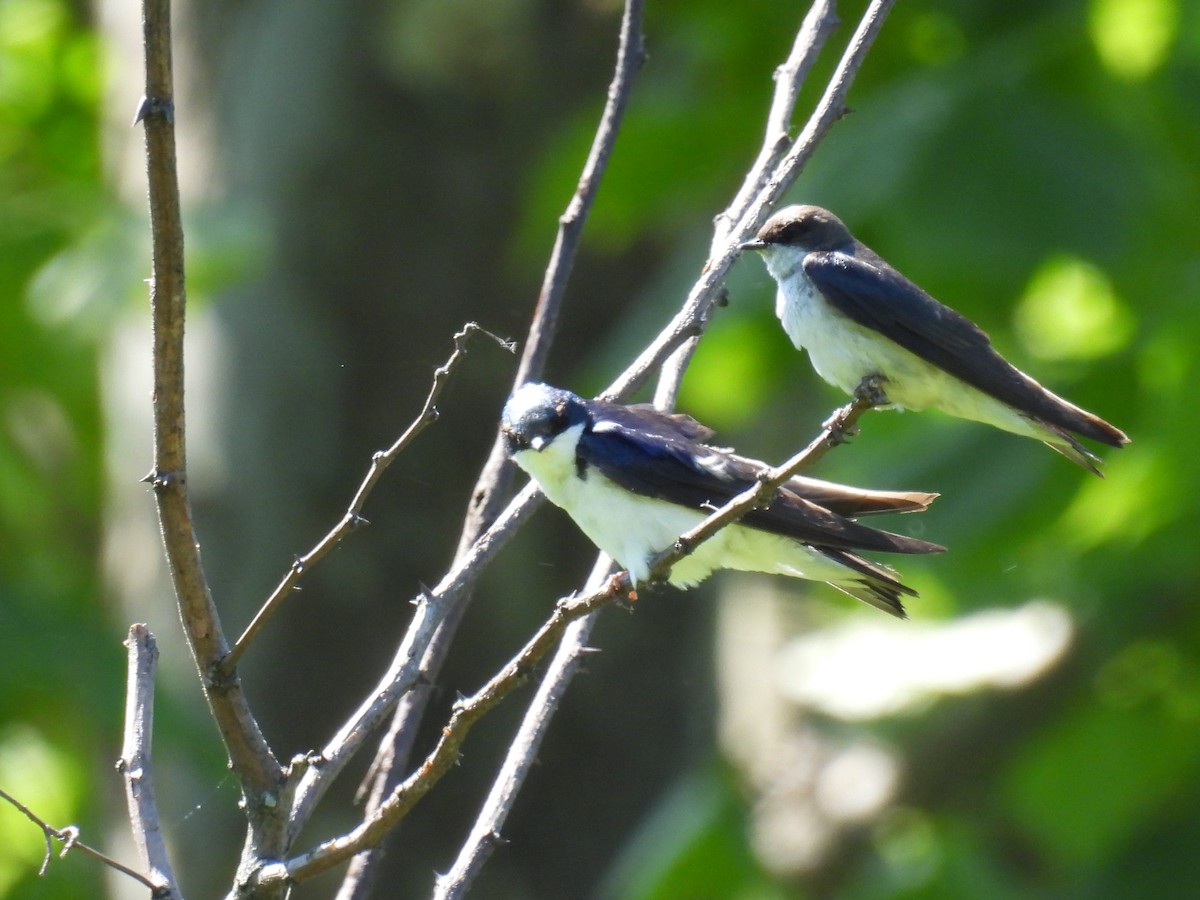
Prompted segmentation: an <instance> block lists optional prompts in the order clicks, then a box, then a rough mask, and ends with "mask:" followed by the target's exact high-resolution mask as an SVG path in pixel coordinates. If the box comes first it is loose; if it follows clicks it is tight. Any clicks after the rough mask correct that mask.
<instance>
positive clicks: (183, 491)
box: [136, 0, 283, 826]
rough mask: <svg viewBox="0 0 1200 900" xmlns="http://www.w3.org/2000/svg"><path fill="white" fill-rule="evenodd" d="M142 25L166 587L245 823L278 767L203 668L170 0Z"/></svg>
mask: <svg viewBox="0 0 1200 900" xmlns="http://www.w3.org/2000/svg"><path fill="white" fill-rule="evenodd" d="M143 29H144V35H143V38H144V44H145V54H146V96H145V98H143V100H142V104H141V107H140V108H139V110H138V114H137V119H136V121H140V122H143V123H144V124H145V129H146V172H147V176H148V179H149V187H150V230H151V237H152V241H153V279H152V280H151V282H150V284H151V289H150V305H151V312H152V319H153V329H154V468H153V470H152V471H151V473H150V475H149V476H147V480H148V481H149V482H150V483H151V484H152V485H153V487H154V496H155V499H156V501H157V504H158V519H159V525H160V527H161V529H162V536H163V544H164V546H165V549H166V555H167V565H168V568H169V569H170V573H171V583H172V584H173V585H174V588H175V597H176V601H177V602H178V604H179V613H180V617H181V619H182V620H183V625H184V631H185V633H186V635H187V639H188V644H189V646H190V647H191V651H192V655H193V657H194V659H195V662H196V666H197V668H198V670H199V672H200V676H201V682H202V684H203V687H204V695H205V698H206V699H207V700H208V704H209V709H210V710H211V712H212V716H213V719H214V720H215V721H216V723H217V728H218V729H219V731H220V733H221V738H222V740H223V741H224V743H225V749H226V752H227V753H228V754H229V762H230V765H231V767H232V769H233V772H234V774H235V776H236V777H237V779H238V781H239V783H240V785H241V788H242V794H243V796H244V797H245V800H246V805H247V810H248V812H249V814H250V820H251V824H252V826H255V825H256V824H257V823H258V821H259V819H260V816H261V814H262V813H263V811H264V810H266V809H269V808H270V806H271V805H273V801H272V800H271V797H272V795H273V792H274V791H276V790H277V789H278V787H279V783H280V781H281V779H282V774H283V773H282V771H281V770H280V767H279V763H278V762H277V761H276V759H275V755H274V754H273V753H272V752H271V748H270V746H269V745H268V744H267V741H266V738H265V737H264V736H263V734H262V731H261V729H260V728H259V727H258V722H257V721H256V720H255V718H254V716H253V714H252V713H251V711H250V706H249V703H248V702H247V700H246V697H245V694H244V693H243V692H242V688H241V684H240V682H239V681H238V679H237V678H230V679H227V680H225V681H223V682H221V683H220V684H216V683H214V682H212V681H211V680H210V679H209V678H208V674H209V673H210V672H212V671H213V670H214V668H215V666H216V665H217V663H218V662H220V660H222V659H224V658H225V656H226V655H227V654H228V652H229V646H228V644H227V643H226V641H225V633H224V631H223V630H222V628H221V622H220V617H219V616H218V614H217V608H216V605H215V604H214V603H213V598H212V593H211V591H210V590H209V585H208V580H207V577H206V576H205V573H204V567H203V565H202V564H201V561H200V549H199V546H200V545H199V541H198V539H197V537H196V531H195V527H194V524H193V521H192V511H191V503H190V499H189V496H188V485H187V452H186V444H185V435H186V422H185V416H184V394H183V328H184V318H185V313H186V306H187V298H186V290H185V282H184V265H183V264H184V255H183V219H182V213H181V210H180V202H179V181H178V176H177V172H176V165H175V127H174V122H175V112H174V88H173V84H172V74H171V18H170V0H145V2H144V5H143Z"/></svg>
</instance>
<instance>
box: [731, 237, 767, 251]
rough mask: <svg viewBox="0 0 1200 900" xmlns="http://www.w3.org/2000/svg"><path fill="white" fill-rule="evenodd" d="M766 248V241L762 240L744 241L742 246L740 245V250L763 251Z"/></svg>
mask: <svg viewBox="0 0 1200 900" xmlns="http://www.w3.org/2000/svg"><path fill="white" fill-rule="evenodd" d="M765 246H767V242H766V241H764V240H761V239H760V238H752V239H750V240H748V241H742V242H741V243H740V244H738V249H739V250H761V249H762V248H763V247H765Z"/></svg>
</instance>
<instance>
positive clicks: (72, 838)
mask: <svg viewBox="0 0 1200 900" xmlns="http://www.w3.org/2000/svg"><path fill="white" fill-rule="evenodd" d="M0 800H4V801H5V802H7V803H9V804H11V805H12V806H13V807H14V808H15V809H17V810H18V811H19V812H20V813H21V814H22V815H24V816H25V818H27V819H28V820H29V821H30V822H32V823H33V824H34V825H36V826H37V827H38V828H40V829H41V830H42V834H43V835H44V836H45V838H46V854H45V856H43V857H42V865H41V868H39V869H38V875H45V874H46V869H47V868H48V867H49V866H50V859H51V858H52V857H53V856H54V841H59V842H61V843H62V845H63V848H62V850H61V851H60V852H59V854H58V855H59V857H60V858H61V857H64V856H66V855H67V853H69V852H70V851H71V850H78V851H79V852H80V853H82V854H84V855H85V856H90V857H91V858H92V859H94V860H96V861H98V862H101V863H103V864H104V865H106V866H108V867H109V868H110V869H114V870H116V871H117V872H120V873H121V874H122V875H128V876H129V877H130V878H132V879H134V880H135V881H139V882H141V883H142V884H144V885H145V886H146V887H148V888H149V889H150V895H151V896H152V897H154V898H155V900H160V898H165V897H170V896H171V895H170V894H164V893H160V891H161V890H162V888H161V886H160V885H157V884H155V883H154V882H153V881H151V880H150V878H149V877H147V876H146V875H143V874H142V873H141V872H139V871H138V870H137V869H131V868H130V867H129V866H127V865H124V864H123V863H119V862H117V861H116V860H115V859H113V858H112V857H111V856H108V855H107V854H104V853H101V852H100V851H99V850H97V849H96V848H95V847H92V846H90V845H88V844H85V843H84V842H83V841H81V840H80V839H79V828H78V827H77V826H75V825H68V826H66V827H65V828H55V827H54V826H53V825H51V824H50V823H48V822H47V821H46V820H45V819H43V818H42V817H41V816H39V815H38V814H37V813H35V812H34V811H33V810H31V809H30V808H29V807H28V806H26V805H25V804H24V803H22V802H21V801H20V800H18V799H16V798H15V797H13V795H12V794H10V793H8V791H5V790H3V789H0Z"/></svg>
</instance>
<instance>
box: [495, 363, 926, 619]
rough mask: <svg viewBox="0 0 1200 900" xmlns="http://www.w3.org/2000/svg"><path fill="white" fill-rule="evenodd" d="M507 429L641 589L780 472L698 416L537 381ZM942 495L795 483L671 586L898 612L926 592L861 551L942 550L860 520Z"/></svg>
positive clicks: (518, 449)
mask: <svg viewBox="0 0 1200 900" xmlns="http://www.w3.org/2000/svg"><path fill="white" fill-rule="evenodd" d="M501 430H502V431H503V433H504V436H505V439H506V440H507V443H508V450H509V453H510V454H511V456H512V458H513V459H514V460H515V461H516V463H517V465H519V466H520V467H521V468H522V469H524V470H525V471H526V472H528V473H529V474H530V475H531V476H532V477H533V478H534V480H535V481H537V483H538V484H539V485H540V487H541V488H542V491H543V492H544V493H545V494H546V496H547V497H548V498H549V499H550V501H551V502H553V503H554V504H556V505H557V506H560V507H562V508H563V509H564V510H566V512H567V513H568V514H569V515H570V516H571V518H572V519H574V520H575V523H576V524H577V525H578V526H579V527H580V528H581V529H582V530H583V532H584V533H585V534H586V535H587V536H588V537H589V538H591V540H592V541H593V542H594V543H595V544H596V545H597V546H598V547H599V548H600V549H601V550H603V551H604V552H605V553H607V554H608V555H609V556H611V557H613V559H615V560H617V561H618V562H619V563H620V564H621V565H622V566H624V567H625V568H626V569H628V571H629V576H630V579H631V580H632V581H633V582H634V584H636V583H637V582H638V581H644V580H645V579H646V578H648V577H649V576H650V574H651V571H650V561H651V559H653V557H654V556H655V555H656V554H658V553H659V552H661V551H663V550H665V549H667V548H669V547H671V546H672V545H673V544H674V543H675V541H676V539H677V538H678V537H679V536H680V535H682V534H684V533H685V532H687V531H688V530H690V529H691V528H693V527H694V526H695V525H697V524H698V523H700V522H701V521H702V520H704V519H705V518H707V516H708V515H709V514H710V513H711V512H712V511H714V510H715V509H717V508H718V507H720V506H722V505H724V504H725V503H726V502H728V501H729V500H731V499H732V498H734V497H735V496H737V495H738V494H740V493H742V492H743V491H745V490H746V489H748V488H751V487H753V486H754V485H755V484H756V483H758V480H759V477H760V476H761V475H762V474H763V473H764V472H766V471H767V469H768V468H769V467H768V466H767V465H766V464H765V463H762V462H758V461H757V460H752V459H746V458H744V457H740V456H737V455H735V454H733V453H731V452H730V451H728V450H723V449H719V448H716V447H712V446H709V445H708V444H707V443H705V442H706V441H707V440H709V439H710V438H711V437H712V435H713V432H712V431H711V430H709V429H708V428H706V427H704V426H703V425H701V424H699V423H698V422H696V421H695V420H694V419H692V418H690V417H689V416H683V415H678V414H668V413H664V412H661V411H659V410H656V409H654V408H652V407H650V406H646V405H632V406H623V405H620V404H615V403H608V402H605V401H602V400H585V399H584V398H582V397H579V396H577V395H576V394H573V393H571V392H570V391H565V390H561V389H559V388H554V387H550V386H548V385H545V384H537V383H529V384H525V385H523V386H522V387H520V388H519V389H518V390H517V391H516V392H515V393H514V394H513V395H512V397H510V398H509V400H508V403H507V404H506V405H505V407H504V413H503V415H502V418H501ZM936 496H937V494H930V493H920V492H909V491H868V490H860V489H858V488H852V487H846V486H843V485H839V484H834V483H832V482H827V481H818V480H816V479H811V478H802V477H794V478H792V479H791V480H790V481H788V482H786V483H785V484H784V485H783V487H781V488H780V489H779V491H778V492H777V493H776V495H775V496H774V497H773V498H772V499H771V501H770V504H769V505H768V506H766V507H764V508H758V509H754V510H751V511H750V512H749V513H748V514H747V515H746V516H745V517H743V518H742V519H741V520H739V521H738V522H735V523H734V524H732V525H729V526H727V527H725V528H724V529H722V530H721V531H719V532H718V533H717V534H716V535H715V536H713V537H712V538H710V539H709V540H707V541H705V542H703V543H701V544H699V545H698V546H697V547H695V548H694V549H693V551H692V552H691V553H690V554H689V555H688V556H685V557H684V558H683V559H681V560H680V561H679V562H677V563H676V564H675V565H674V567H673V568H672V569H671V572H670V575H669V577H668V581H669V582H670V583H671V584H673V585H676V586H677V587H690V586H691V585H693V584H696V583H697V582H699V581H702V580H703V579H704V578H706V577H708V575H709V574H710V573H711V572H713V571H714V570H716V569H741V570H743V571H751V572H768V573H773V574H780V575H790V576H792V577H795V578H807V579H810V580H813V581H825V582H828V583H829V584H831V585H833V586H834V587H836V588H838V589H839V590H842V591H845V592H846V593H847V594H850V595H851V596H852V597H857V598H858V599H859V600H862V601H864V602H866V603H869V604H871V605H872V606H874V607H877V608H879V609H882V610H884V611H885V612H889V613H891V614H892V615H895V616H900V617H904V606H903V604H902V603H901V600H900V597H901V595H905V594H907V595H911V596H915V594H916V592H915V591H914V590H913V589H912V588H910V587H908V586H907V585H905V584H903V583H901V582H900V580H899V579H898V578H897V577H896V574H895V573H894V572H893V571H892V570H891V569H889V568H887V567H886V566H882V565H880V564H878V563H875V562H872V561H871V560H868V559H865V558H863V557H862V556H859V555H858V551H860V550H871V551H880V552H887V553H937V552H941V551H942V550H944V549H945V548H943V547H940V546H939V545H937V544H932V543H929V542H927V541H921V540H917V539H915V538H910V537H904V536H902V535H898V534H892V533H890V532H887V531H880V530H877V529H875V528H869V527H867V526H865V525H861V524H859V523H857V522H855V521H853V518H854V517H856V516H865V515H870V514H873V513H884V512H915V511H920V510H924V509H925V508H926V507H928V506H929V504H930V503H931V502H932V501H933V499H934V498H935V497H936Z"/></svg>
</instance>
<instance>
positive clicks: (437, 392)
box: [219, 322, 513, 677]
mask: <svg viewBox="0 0 1200 900" xmlns="http://www.w3.org/2000/svg"><path fill="white" fill-rule="evenodd" d="M474 334H483V335H486V336H487V337H489V338H491V339H492V340H493V341H495V342H496V343H497V344H499V345H500V346H501V347H504V348H505V349H506V350H512V349H513V346H512V344H511V343H510V342H508V341H505V340H504V339H503V338H499V337H497V336H496V335H494V334H492V333H491V332H490V331H488V330H487V329H486V328H481V327H480V326H479V325H477V324H476V323H474V322H468V323H467V324H466V325H464V326H463V328H462V330H461V331H459V332H458V333H457V334H455V335H454V339H453V340H454V350H453V352H452V353H451V354H450V356H449V358H448V359H447V360H446V361H445V362H444V363H442V365H440V366H438V368H436V369H434V370H433V383H432V384H431V385H430V386H429V393H428V395H427V396H426V397H425V405H424V406H423V407H422V408H421V412H420V413H419V414H418V415H417V417H416V419H414V420H413V422H412V424H410V425H409V426H408V428H406V429H405V430H404V433H403V434H401V435H400V437H398V438H397V439H396V441H395V443H393V444H392V446H390V447H388V448H387V449H386V450H380V451H378V452H377V453H375V455H374V456H372V457H371V465H370V467H369V468H368V469H367V474H366V476H364V478H363V480H362V483H361V484H359V486H358V490H357V491H355V493H354V499H352V500H351V501H350V505H349V506H348V507H347V508H346V512H345V514H344V515H343V516H342V518H341V519H340V520H339V521H338V523H337V524H336V525H334V527H333V528H332V529H331V530H330V531H329V533H328V534H326V535H325V537H323V538H321V540H320V541H318V542H317V544H316V546H315V547H313V548H312V549H311V550H309V551H308V552H307V553H306V554H304V555H303V556H301V557H298V558H297V559H296V561H295V562H293V563H292V567H291V568H290V569H288V572H287V574H286V575H284V577H283V580H282V581H280V582H279V584H278V585H277V586H276V587H275V590H273V591H272V592H271V595H270V596H269V597H268V598H267V601H266V603H264V604H263V606H262V608H261V609H260V610H259V611H258V613H257V614H256V615H255V616H254V618H253V619H252V620H251V621H250V624H249V625H248V626H246V630H245V631H244V632H242V636H241V637H239V638H238V640H237V643H236V644H235V645H234V647H233V650H231V651H230V653H229V655H228V656H227V657H225V659H223V660H222V661H221V665H220V667H219V675H220V676H221V677H227V676H228V675H229V674H231V673H232V672H233V670H234V667H236V666H237V663H238V660H239V659H241V656H242V654H243V653H245V652H246V648H247V647H248V646H249V645H250V643H251V642H252V641H253V640H254V638H255V636H257V634H258V633H259V631H260V629H262V627H263V626H264V625H265V624H266V623H267V622H268V621H269V620H270V618H271V616H272V615H274V613H275V611H276V610H277V609H278V608H279V607H280V606H281V605H282V603H283V601H284V600H286V599H287V598H288V597H289V596H291V594H292V592H293V591H295V590H296V588H297V585H299V583H300V578H301V576H302V575H303V574H304V573H305V572H307V571H309V570H310V569H311V568H312V567H313V566H314V565H316V564H317V563H319V562H320V561H321V560H322V559H324V558H325V557H326V556H328V555H329V552H330V551H331V550H333V548H334V547H336V546H337V545H338V544H339V543H341V541H342V539H343V538H345V537H346V535H348V534H349V533H350V532H352V531H354V530H355V529H356V528H358V527H359V526H360V525H364V524H366V523H367V520H366V519H364V518H363V515H362V510H363V506H364V505H365V504H366V502H367V497H368V496H370V494H371V491H373V490H374V489H375V485H376V484H378V483H379V480H380V478H382V477H383V473H384V472H385V471H386V470H387V468H388V466H390V465H391V464H392V463H393V462H395V460H396V457H398V456H399V455H400V454H401V453H402V452H403V451H404V449H405V448H406V447H408V445H409V444H411V443H412V442H413V440H414V439H415V438H416V437H417V435H419V434H420V433H421V432H422V431H424V430H425V429H426V428H428V427H429V426H430V425H431V424H433V423H434V422H435V421H437V418H438V415H439V413H438V409H437V402H438V399H439V398H440V397H441V395H442V392H443V391H444V390H445V389H446V384H447V382H449V380H450V375H451V373H452V372H453V371H454V369H455V367H456V365H457V364H458V362H459V361H460V360H461V359H462V358H463V357H464V356H465V355H466V352H467V342H468V341H469V340H470V338H471V336H472V335H474Z"/></svg>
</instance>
